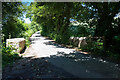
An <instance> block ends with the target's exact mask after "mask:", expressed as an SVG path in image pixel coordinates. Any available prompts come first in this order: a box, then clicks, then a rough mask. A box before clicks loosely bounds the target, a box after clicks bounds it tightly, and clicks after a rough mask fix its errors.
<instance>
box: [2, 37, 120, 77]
mask: <svg viewBox="0 0 120 80" xmlns="http://www.w3.org/2000/svg"><path fill="white" fill-rule="evenodd" d="M34 38H35V37H34ZM36 38H37V39H36V40H35V39H33V40H32V41H31V43H32V44H31V45H30V47H29V48H27V49H26V51H25V52H24V54H23V57H24V60H23V61H22V60H20V61H18V62H17V63H15V64H13V66H14V65H16V66H17V65H19V66H17V67H18V69H19V70H21V72H20V71H17V72H13V74H12V73H11V74H12V75H11V76H14V74H19V75H21V76H22V77H25V78H31V77H32V78H33V77H35V76H36V75H35V74H33V73H34V72H30V71H32V70H33V69H31V68H33V67H32V66H30V65H29V64H31V63H33V64H34V65H36V67H38V68H41V66H39V65H41V64H42V65H44V66H46V67H47V68H48V69H47V68H46V67H43V68H45V69H42V70H41V71H40V70H38V71H37V72H44V73H45V71H44V70H47V72H49V70H50V69H51V68H52V70H53V71H52V73H51V74H44V76H41V74H39V75H38V77H35V78H51V77H53V78H54V77H55V78H56V76H57V78H58V76H62V77H63V76H64V77H68V78H120V67H119V65H118V64H115V63H111V62H107V61H104V60H102V59H96V58H94V57H92V56H90V55H88V54H82V53H80V52H77V51H75V50H74V49H68V48H65V47H62V46H61V45H59V44H56V43H55V42H54V41H53V40H50V39H47V38H44V37H42V36H41V37H36ZM25 59H26V60H25ZM30 60H31V61H32V62H29V61H30ZM22 62H23V63H22ZM39 63H41V64H39ZM44 63H45V64H44ZM48 64H49V65H48ZM21 65H22V66H25V65H27V67H21V68H22V69H21V68H20V66H21ZM50 65H51V67H50ZM36 67H35V68H36ZM11 69H13V67H12V68H10V67H9V69H8V70H9V72H10V71H11ZM16 69H17V68H14V69H13V70H14V71H16ZM25 70H26V72H28V73H29V74H31V75H27V74H24V72H25ZM22 71H23V72H22ZM50 71H51V70H50ZM55 71H56V72H55ZM4 72H5V71H4ZM11 72H12V71H11ZM53 72H55V73H53ZM5 73H6V74H7V75H8V74H10V73H8V72H7V71H6V72H5ZM20 73H23V74H24V75H25V76H23V74H20ZM54 74H59V75H56V76H55V75H54ZM50 75H54V76H50ZM5 76H6V75H5ZM30 76H31V77H30ZM10 78H11V77H10Z"/></svg>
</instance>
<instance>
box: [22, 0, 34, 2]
mask: <svg viewBox="0 0 120 80" xmlns="http://www.w3.org/2000/svg"><path fill="white" fill-rule="evenodd" d="M21 1H22V2H34V0H21Z"/></svg>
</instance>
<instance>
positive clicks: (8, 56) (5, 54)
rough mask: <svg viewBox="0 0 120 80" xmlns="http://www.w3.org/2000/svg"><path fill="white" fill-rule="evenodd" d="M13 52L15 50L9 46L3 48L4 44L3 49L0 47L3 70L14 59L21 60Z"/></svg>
mask: <svg viewBox="0 0 120 80" xmlns="http://www.w3.org/2000/svg"><path fill="white" fill-rule="evenodd" d="M14 50H16V49H15V48H14V47H12V46H11V45H9V46H8V47H5V43H3V47H2V65H3V68H4V67H5V66H6V65H8V64H11V63H13V62H14V61H15V60H16V59H20V58H21V57H20V56H19V55H18V53H17V52H14Z"/></svg>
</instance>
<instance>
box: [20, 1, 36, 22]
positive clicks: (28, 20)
mask: <svg viewBox="0 0 120 80" xmlns="http://www.w3.org/2000/svg"><path fill="white" fill-rule="evenodd" d="M33 1H34V0H22V2H29V3H27V6H29V5H30V3H31V2H33ZM23 15H24V18H23V19H24V21H25V23H27V24H30V23H31V21H30V19H29V18H26V17H25V15H26V13H24V14H23Z"/></svg>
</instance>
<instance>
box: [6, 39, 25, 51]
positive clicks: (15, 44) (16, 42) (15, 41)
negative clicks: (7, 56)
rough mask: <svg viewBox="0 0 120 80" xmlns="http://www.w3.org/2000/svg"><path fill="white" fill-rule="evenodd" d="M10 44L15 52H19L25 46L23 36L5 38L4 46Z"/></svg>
mask: <svg viewBox="0 0 120 80" xmlns="http://www.w3.org/2000/svg"><path fill="white" fill-rule="evenodd" d="M9 45H12V46H13V47H14V48H15V49H16V50H14V51H15V52H18V53H20V52H21V51H22V50H23V49H24V47H25V39H24V38H13V39H7V40H6V46H9Z"/></svg>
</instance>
